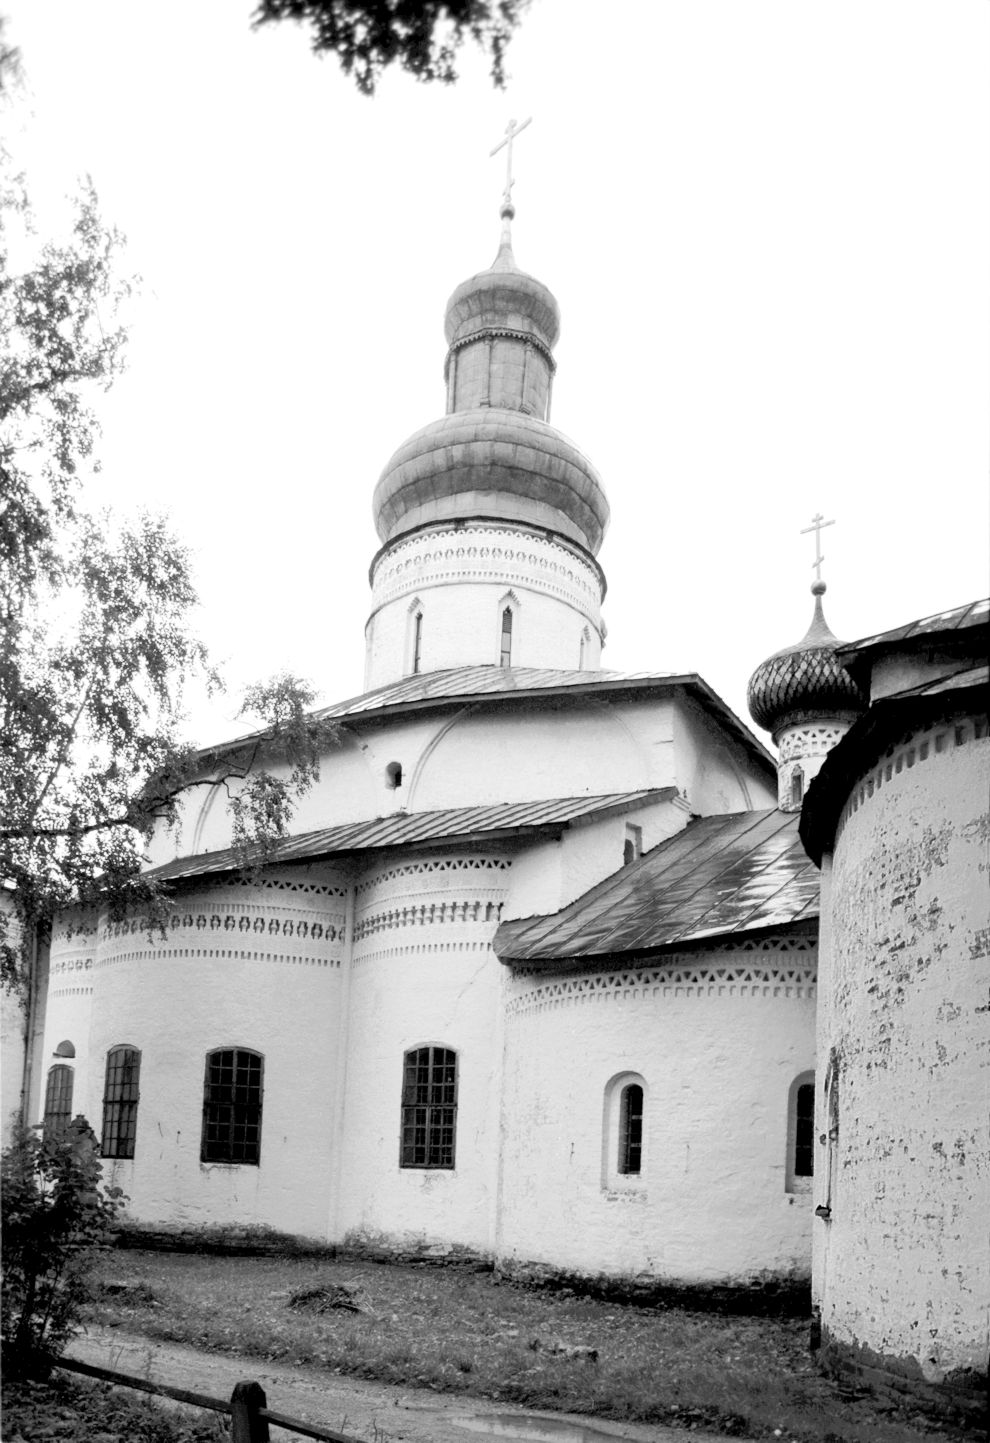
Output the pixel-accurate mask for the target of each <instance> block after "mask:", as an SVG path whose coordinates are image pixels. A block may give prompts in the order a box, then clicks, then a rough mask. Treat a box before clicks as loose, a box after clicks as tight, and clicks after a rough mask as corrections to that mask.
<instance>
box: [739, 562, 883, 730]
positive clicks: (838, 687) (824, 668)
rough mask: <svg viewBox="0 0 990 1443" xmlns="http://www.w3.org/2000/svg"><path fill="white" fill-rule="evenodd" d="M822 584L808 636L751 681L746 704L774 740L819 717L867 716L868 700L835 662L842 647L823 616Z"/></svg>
mask: <svg viewBox="0 0 990 1443" xmlns="http://www.w3.org/2000/svg"><path fill="white" fill-rule="evenodd" d="M824 591H825V583H824V581H816V582H814V583H813V585H812V588H811V593H812V595H813V596H814V598H815V614H814V616H813V618H812V621H811V625H810V627H809V628H808V632H807V635H806V636H804V637H802V639H801V640H800V641H799V642H798V643H797V644H796V645H795V646H786V647H784V649H783V651H778V652H775V653H774V655H773V656H771V657H768V658H767V660H766V661H765V662H763V663H762V664H761V665H760V666H758V667H757V668H756V670H755V671H754V672H753V675H752V676H751V677H750V679H749V686H748V688H747V692H746V701H747V703H748V705H749V714H750V716H751V717H752V718H753V720H754V722H756V725H757V726H760V727H763V728H764V729H765V730H766V731H768V732H772V733H773V734H774V737H776V735H777V734H778V732H780V731H781V730H782V729H783V728H784V727H785V726H788V725H790V724H792V723H795V722H799V721H803V720H806V719H809V718H811V717H816V716H835V715H836V714H838V715H843V714H846V715H849V716H850V717H854V716H856V715H858V714H859V713H860V712H863V711H865V710H866V699H865V697H864V696H863V693H862V692H861V691H860V689H859V687H858V686H857V685H856V683H855V682H854V681H853V679H852V677H851V676H850V675H849V673H848V672H847V671H846V670H845V669H844V668H843V667H841V666H840V665H839V663H838V661H836V658H835V653H836V649H837V648H838V647H840V646H841V645H842V642H841V641H839V640H838V638H837V637H835V636H833V635H832V633H831V631H830V630H829V628H828V624H827V623H826V621H825V616H824V613H823V612H822V594H823V593H824Z"/></svg>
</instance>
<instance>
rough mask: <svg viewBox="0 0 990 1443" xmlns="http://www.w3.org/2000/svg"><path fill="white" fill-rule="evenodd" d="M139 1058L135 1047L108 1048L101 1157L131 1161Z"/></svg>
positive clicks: (135, 1124) (135, 1121)
mask: <svg viewBox="0 0 990 1443" xmlns="http://www.w3.org/2000/svg"><path fill="white" fill-rule="evenodd" d="M140 1073H141V1054H140V1052H138V1050H137V1048H136V1047H111V1049H110V1051H109V1052H108V1053H107V1073H106V1082H105V1083H104V1087H103V1135H102V1139H101V1141H100V1150H101V1152H102V1153H103V1156H104V1157H133V1156H134V1139H135V1137H136V1136H137V1109H138V1080H139V1077H140Z"/></svg>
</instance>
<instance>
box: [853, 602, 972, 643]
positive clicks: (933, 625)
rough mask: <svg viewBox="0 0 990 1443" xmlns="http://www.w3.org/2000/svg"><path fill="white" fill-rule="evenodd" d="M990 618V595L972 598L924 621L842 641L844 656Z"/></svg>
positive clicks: (964, 627)
mask: <svg viewBox="0 0 990 1443" xmlns="http://www.w3.org/2000/svg"><path fill="white" fill-rule="evenodd" d="M988 619H990V599H987V598H984V599H982V600H980V601H970V602H968V603H967V605H966V606H956V607H954V608H953V609H952V610H951V611H938V612H936V613H935V615H934V616H923V617H922V618H921V620H920V621H909V622H908V623H907V625H906V626H895V627H894V629H893V630H892V631H878V632H877V633H876V635H875V636H864V637H863V638H862V639H861V640H860V641H852V642H850V643H849V644H848V645H847V646H844V645H842V644H841V643H840V644H839V655H840V657H843V658H844V657H849V658H852V656H853V655H854V654H855V653H856V652H860V651H866V650H867V648H869V647H871V646H886V645H888V644H890V643H891V642H895V641H910V640H912V639H913V638H915V637H918V638H920V637H928V636H931V635H933V634H937V633H939V632H946V631H965V630H966V629H967V628H968V627H970V626H980V625H986V623H987V621H988Z"/></svg>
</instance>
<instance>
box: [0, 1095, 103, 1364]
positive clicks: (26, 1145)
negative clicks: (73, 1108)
mask: <svg viewBox="0 0 990 1443" xmlns="http://www.w3.org/2000/svg"><path fill="white" fill-rule="evenodd" d="M38 1134H39V1130H38V1129H37V1128H20V1129H19V1130H18V1132H17V1134H16V1136H15V1138H14V1141H13V1143H12V1144H11V1146H10V1147H9V1148H8V1149H7V1151H6V1152H5V1153H4V1154H3V1159H2V1173H3V1195H2V1218H3V1301H2V1310H0V1311H2V1334H3V1353H4V1368H5V1371H7V1373H8V1376H10V1375H11V1374H12V1375H15V1376H16V1375H17V1374H21V1373H25V1372H28V1371H30V1370H32V1369H33V1368H34V1367H35V1366H36V1365H37V1363H38V1359H39V1355H42V1356H45V1355H47V1356H49V1357H51V1356H57V1355H58V1354H59V1353H60V1352H61V1351H62V1349H63V1348H64V1347H65V1344H66V1343H67V1342H68V1340H69V1338H70V1337H71V1336H72V1334H73V1333H74V1332H76V1331H77V1328H78V1325H79V1314H80V1310H81V1307H82V1305H83V1303H84V1302H85V1301H86V1299H87V1297H88V1296H89V1271H90V1268H91V1266H92V1262H93V1260H94V1258H95V1255H96V1253H97V1252H98V1251H99V1249H100V1248H101V1247H103V1246H105V1245H106V1243H107V1241H108V1238H109V1235H110V1232H111V1230H112V1228H113V1224H114V1220H115V1218H116V1216H117V1212H118V1210H119V1208H120V1206H121V1203H122V1199H123V1193H122V1192H121V1190H120V1188H118V1187H109V1188H108V1187H106V1186H104V1184H103V1182H102V1172H103V1169H102V1167H101V1165H100V1160H99V1148H98V1145H97V1140H96V1136H95V1134H94V1132H93V1131H92V1129H91V1128H90V1126H89V1124H88V1123H87V1121H86V1119H85V1118H84V1117H77V1118H75V1119H74V1120H73V1121H72V1122H71V1123H69V1125H68V1127H66V1128H64V1129H62V1130H61V1131H60V1132H58V1133H56V1134H54V1135H53V1136H49V1137H40V1136H39V1135H38Z"/></svg>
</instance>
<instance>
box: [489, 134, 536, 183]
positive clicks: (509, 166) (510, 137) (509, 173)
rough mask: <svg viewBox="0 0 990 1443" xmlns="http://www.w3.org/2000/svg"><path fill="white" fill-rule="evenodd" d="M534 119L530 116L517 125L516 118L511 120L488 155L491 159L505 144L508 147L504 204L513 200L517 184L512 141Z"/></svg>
mask: <svg viewBox="0 0 990 1443" xmlns="http://www.w3.org/2000/svg"><path fill="white" fill-rule="evenodd" d="M532 119H533V117H532V116H530V117H529V119H528V120H524V121H523V123H522V125H517V124H516V122H515V121H514V120H510V121H509V123H508V125H507V126H506V127H505V135H504V136H503V137H502V139H501V140H500V141H499V143H498V145H496V147H495V149H494V150H490V151H489V152H488V157H489V159H491V157H492V156H493V155H497V154H498V152H499V151H500V150H501V149H502V146H503V145H504V146H505V147H506V153H505V193H504V195H503V196H502V204H503V205H509V204H510V202H511V200H512V187H513V185H514V184H515V182H514V181H513V179H512V142H513V141H514V140H515V138H516V136H517V135H519V134H520V133H521V132H522V131H524V130H525V129H526V127H527V125H529V122H530V121H531V120H532Z"/></svg>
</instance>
